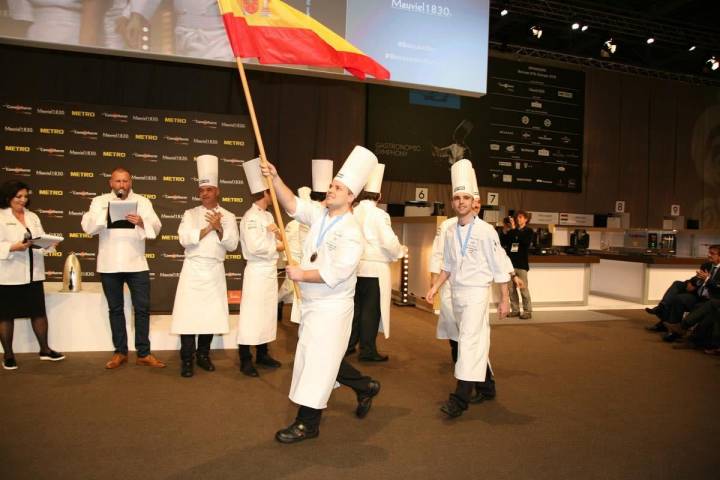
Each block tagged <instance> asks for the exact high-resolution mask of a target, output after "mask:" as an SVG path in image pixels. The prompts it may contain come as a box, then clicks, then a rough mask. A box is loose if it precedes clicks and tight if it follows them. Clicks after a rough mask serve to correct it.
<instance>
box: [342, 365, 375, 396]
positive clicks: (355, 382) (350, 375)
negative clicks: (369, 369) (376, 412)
mask: <svg viewBox="0 0 720 480" xmlns="http://www.w3.org/2000/svg"><path fill="white" fill-rule="evenodd" d="M371 380H372V378H371V377H368V376H367V375H363V374H362V373H361V372H360V370H358V369H357V368H355V367H353V366H352V365H351V364H350V362H348V361H347V360H345V359H344V358H343V360H342V362H340V370H338V374H337V381H338V383H339V384H340V385H345V386H346V387H350V388H352V389H353V390H354V391H355V393H356V394H357V395H362V394H364V393H367V392H368V386H369V384H370V381H371Z"/></svg>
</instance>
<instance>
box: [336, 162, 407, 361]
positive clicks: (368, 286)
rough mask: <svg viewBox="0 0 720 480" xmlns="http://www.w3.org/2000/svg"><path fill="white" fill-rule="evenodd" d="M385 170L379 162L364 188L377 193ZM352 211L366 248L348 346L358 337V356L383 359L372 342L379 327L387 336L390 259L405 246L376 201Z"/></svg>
mask: <svg viewBox="0 0 720 480" xmlns="http://www.w3.org/2000/svg"><path fill="white" fill-rule="evenodd" d="M384 173H385V165H383V164H381V163H379V164H378V165H377V167H375V170H373V173H372V175H371V176H370V179H369V180H368V183H367V185H365V192H368V193H370V194H379V193H380V189H381V186H382V179H383V174H384ZM353 215H354V216H355V219H356V220H357V222H358V224H359V225H360V228H361V230H362V233H363V237H364V238H365V250H364V252H363V256H362V259H361V260H360V264H359V265H358V273H357V276H358V279H357V286H356V287H355V314H354V317H353V330H352V334H351V336H350V345H349V349H351V350H352V349H353V348H355V345H356V344H357V343H358V341H359V342H360V357H359V358H360V360H365V361H384V360H387V358H388V357H387V355H380V354H379V353H378V351H377V346H376V343H375V342H376V338H377V333H378V331H382V332H383V333H384V334H385V338H388V337H390V300H391V285H390V263H391V262H394V261H396V260H398V259H399V258H401V257H402V256H403V255H404V254H405V249H404V248H403V246H402V245H401V244H400V241H399V240H398V237H397V235H395V232H393V229H392V227H391V222H390V215H388V214H387V212H385V211H384V210H381V209H380V208H378V207H377V202H376V201H373V200H361V201H360V203H359V204H358V205H357V206H356V207H355V208H354V209H353ZM381 319H382V326H380V321H381Z"/></svg>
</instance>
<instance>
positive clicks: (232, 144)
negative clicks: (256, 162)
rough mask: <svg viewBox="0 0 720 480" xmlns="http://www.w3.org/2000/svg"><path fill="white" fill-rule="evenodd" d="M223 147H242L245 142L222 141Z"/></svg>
mask: <svg viewBox="0 0 720 480" xmlns="http://www.w3.org/2000/svg"><path fill="white" fill-rule="evenodd" d="M223 145H230V146H234V147H244V146H245V142H244V141H242V140H223Z"/></svg>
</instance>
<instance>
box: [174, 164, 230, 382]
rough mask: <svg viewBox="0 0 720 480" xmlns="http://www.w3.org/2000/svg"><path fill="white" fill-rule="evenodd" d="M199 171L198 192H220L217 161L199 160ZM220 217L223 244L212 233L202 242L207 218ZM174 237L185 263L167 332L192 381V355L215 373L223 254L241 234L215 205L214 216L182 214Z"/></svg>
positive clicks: (222, 319) (223, 328)
mask: <svg viewBox="0 0 720 480" xmlns="http://www.w3.org/2000/svg"><path fill="white" fill-rule="evenodd" d="M197 169H198V184H199V186H200V187H218V185H219V184H218V158H217V157H216V156H214V155H200V156H199V157H198V158H197ZM218 212H219V213H221V214H222V218H221V220H220V222H221V226H222V238H220V236H219V235H218V232H217V231H215V230H214V229H213V230H210V232H209V233H207V234H206V235H205V236H203V237H202V238H200V235H201V230H203V229H204V228H206V227H207V226H208V221H207V219H206V215H207V214H208V213H218ZM178 237H179V239H180V244H181V245H182V246H183V247H185V260H184V261H183V267H182V271H181V272H180V280H179V282H178V286H177V291H176V292H175V304H174V306H173V312H172V323H171V325H170V332H171V333H173V334H176V335H180V342H181V348H180V358H181V360H182V362H183V376H192V362H193V356H194V355H195V351H196V350H197V363H198V366H200V367H201V368H203V369H205V370H208V371H212V370H214V369H215V368H214V366H213V365H212V362H211V361H210V358H209V355H210V343H211V342H212V338H213V334H215V333H219V334H224V333H228V331H229V326H228V316H229V310H228V300H227V283H226V280H225V266H224V261H225V254H226V253H227V252H232V251H233V250H235V249H236V248H237V245H238V241H239V239H240V234H239V232H238V226H237V221H236V218H235V215H234V214H232V213H231V212H229V211H228V210H225V209H224V208H222V207H220V206H219V205H218V206H216V207H215V208H214V209H212V210H208V209H207V208H205V207H204V206H203V205H199V206H197V207H195V208H191V209H189V210H185V213H184V214H183V218H182V221H181V222H180V227H179V228H178ZM195 335H197V336H198V338H197V347H196V346H195Z"/></svg>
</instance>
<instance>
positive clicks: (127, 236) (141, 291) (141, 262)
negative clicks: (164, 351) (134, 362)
mask: <svg viewBox="0 0 720 480" xmlns="http://www.w3.org/2000/svg"><path fill="white" fill-rule="evenodd" d="M110 201H113V202H115V201H127V202H136V203H137V215H138V216H140V217H141V218H142V220H143V226H142V227H140V226H137V225H132V224H131V223H130V222H128V221H127V220H119V221H117V222H113V223H111V222H110V217H109V215H108V207H109V204H110ZM81 225H82V229H83V231H84V232H85V233H88V234H90V235H98V236H99V238H100V240H99V245H98V254H97V271H98V273H100V277H101V280H102V285H103V292H104V293H105V298H106V299H107V302H108V309H109V315H110V327H111V330H112V337H113V338H112V339H113V345H114V346H115V353H116V354H120V355H124V356H126V355H127V352H128V341H127V328H126V325H125V312H124V298H123V284H124V283H127V285H128V288H129V289H130V297H131V298H132V304H133V309H134V311H135V348H136V349H137V354H138V358H144V357H147V356H149V355H150V337H149V333H150V272H149V271H150V267H149V266H148V262H147V259H146V258H145V240H146V239H149V240H153V239H155V238H156V237H157V235H158V234H159V233H160V228H161V227H162V224H161V223H160V219H159V218H158V216H157V214H156V213H155V210H153V206H152V203H150V200H148V199H147V198H145V197H143V196H142V195H138V194H136V193H135V192H133V191H132V190H130V192H129V193H128V195H127V198H126V199H125V200H120V199H118V197H117V195H116V194H115V193H106V194H104V195H99V196H97V197H95V198H93V200H92V202H91V203H90V210H89V211H87V212H85V214H84V215H83V217H82V221H81Z"/></svg>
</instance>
